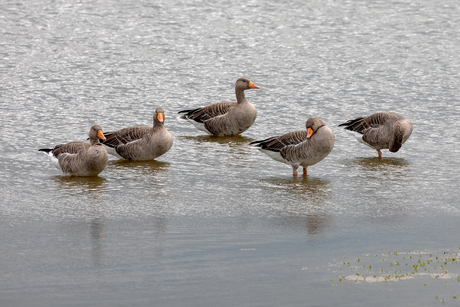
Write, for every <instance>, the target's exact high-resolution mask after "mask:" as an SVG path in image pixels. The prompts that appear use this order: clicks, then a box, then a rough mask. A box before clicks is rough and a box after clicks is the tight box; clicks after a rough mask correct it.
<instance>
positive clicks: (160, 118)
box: [157, 113, 165, 123]
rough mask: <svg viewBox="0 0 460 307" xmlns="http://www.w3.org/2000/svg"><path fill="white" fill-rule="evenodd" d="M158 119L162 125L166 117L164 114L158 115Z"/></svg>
mask: <svg viewBox="0 0 460 307" xmlns="http://www.w3.org/2000/svg"><path fill="white" fill-rule="evenodd" d="M157 118H158V120H159V121H160V123H162V122H164V121H165V117H164V115H163V113H158V116H157Z"/></svg>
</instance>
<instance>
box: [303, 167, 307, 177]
mask: <svg viewBox="0 0 460 307" xmlns="http://www.w3.org/2000/svg"><path fill="white" fill-rule="evenodd" d="M303 174H304V175H306V174H307V168H306V167H304V168H303Z"/></svg>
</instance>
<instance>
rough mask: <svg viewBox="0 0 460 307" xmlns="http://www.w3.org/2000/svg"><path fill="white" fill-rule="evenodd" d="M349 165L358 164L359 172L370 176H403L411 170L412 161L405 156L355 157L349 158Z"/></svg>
mask: <svg viewBox="0 0 460 307" xmlns="http://www.w3.org/2000/svg"><path fill="white" fill-rule="evenodd" d="M346 164H347V165H349V166H358V167H359V169H358V172H361V173H362V174H365V175H366V176H369V177H379V178H383V177H384V176H386V177H388V176H390V177H393V176H395V177H401V176H406V175H407V173H408V172H409V171H410V163H409V162H408V161H407V160H405V159H403V158H382V159H379V158H378V157H372V158H354V159H351V160H348V161H347V163H346Z"/></svg>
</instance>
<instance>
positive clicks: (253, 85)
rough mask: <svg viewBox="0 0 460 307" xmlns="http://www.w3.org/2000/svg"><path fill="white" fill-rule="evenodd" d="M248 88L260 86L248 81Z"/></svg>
mask: <svg viewBox="0 0 460 307" xmlns="http://www.w3.org/2000/svg"><path fill="white" fill-rule="evenodd" d="M249 88H260V87H258V86H257V85H255V84H254V83H252V82H251V81H249Z"/></svg>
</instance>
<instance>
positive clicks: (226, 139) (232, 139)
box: [181, 135, 254, 145]
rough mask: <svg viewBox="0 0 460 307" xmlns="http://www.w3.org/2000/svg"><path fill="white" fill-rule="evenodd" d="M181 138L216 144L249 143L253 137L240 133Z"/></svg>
mask: <svg viewBox="0 0 460 307" xmlns="http://www.w3.org/2000/svg"><path fill="white" fill-rule="evenodd" d="M181 138H183V139H186V140H192V141H195V142H198V143H203V142H210V143H218V144H224V145H225V144H232V143H235V144H249V143H251V142H252V141H254V139H252V138H248V137H245V136H242V135H235V136H214V135H198V136H181Z"/></svg>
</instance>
